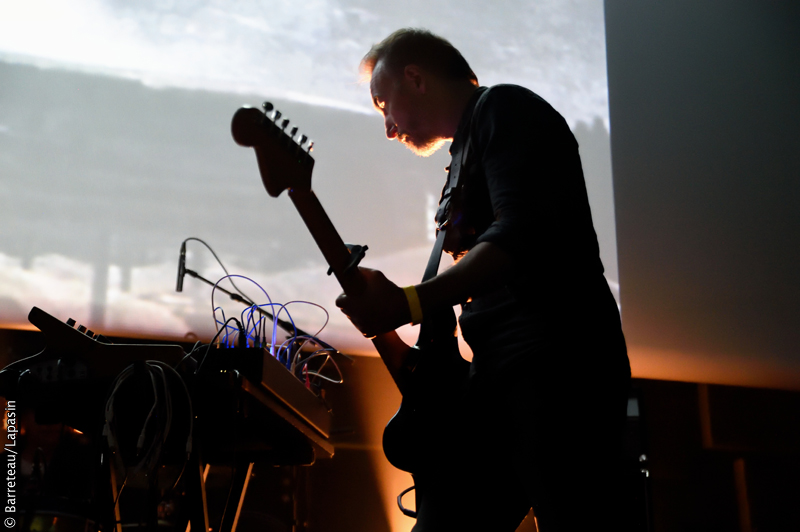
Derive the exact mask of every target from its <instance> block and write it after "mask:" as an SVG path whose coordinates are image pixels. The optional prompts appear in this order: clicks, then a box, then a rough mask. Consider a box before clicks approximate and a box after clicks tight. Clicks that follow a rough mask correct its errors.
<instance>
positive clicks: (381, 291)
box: [336, 267, 411, 338]
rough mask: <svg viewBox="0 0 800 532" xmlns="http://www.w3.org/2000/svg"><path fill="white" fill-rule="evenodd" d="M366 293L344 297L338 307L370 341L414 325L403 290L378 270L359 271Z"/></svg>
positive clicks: (360, 269)
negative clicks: (411, 323)
mask: <svg viewBox="0 0 800 532" xmlns="http://www.w3.org/2000/svg"><path fill="white" fill-rule="evenodd" d="M358 270H359V273H360V274H361V276H362V278H363V280H364V286H365V288H364V290H363V291H362V292H361V293H359V294H358V295H352V294H342V295H340V296H339V297H338V298H336V306H337V307H339V308H340V309H342V312H344V314H345V315H346V316H347V317H348V318H350V321H351V322H353V325H355V327H356V328H357V329H358V330H359V331H361V334H363V335H364V336H365V337H367V338H374V337H375V336H377V335H379V334H382V333H386V332H389V331H393V330H395V329H397V328H398V327H400V326H402V325H405V324H407V323H410V322H411V312H410V311H409V309H408V300H407V299H406V295H405V293H404V292H403V289H402V288H400V287H399V286H397V285H396V284H394V283H393V282H392V281H390V280H389V279H387V278H386V276H385V275H384V274H383V273H382V272H380V271H378V270H371V269H369V268H361V267H359V268H358Z"/></svg>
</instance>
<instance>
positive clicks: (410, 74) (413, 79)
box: [403, 65, 426, 94]
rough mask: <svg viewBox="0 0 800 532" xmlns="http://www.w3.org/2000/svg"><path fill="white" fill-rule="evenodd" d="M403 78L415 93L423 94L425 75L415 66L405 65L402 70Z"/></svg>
mask: <svg viewBox="0 0 800 532" xmlns="http://www.w3.org/2000/svg"><path fill="white" fill-rule="evenodd" d="M403 78H404V79H405V80H406V81H407V82H409V83H410V84H411V86H412V87H414V88H415V89H416V90H417V91H419V92H420V93H422V94H424V93H425V91H426V84H425V75H424V72H423V71H422V69H421V68H419V67H418V66H417V65H406V67H405V68H404V69H403Z"/></svg>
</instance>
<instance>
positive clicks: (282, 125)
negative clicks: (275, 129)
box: [281, 118, 289, 129]
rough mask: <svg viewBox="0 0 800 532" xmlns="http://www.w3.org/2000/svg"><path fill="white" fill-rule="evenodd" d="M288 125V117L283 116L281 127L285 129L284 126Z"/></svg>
mask: <svg viewBox="0 0 800 532" xmlns="http://www.w3.org/2000/svg"><path fill="white" fill-rule="evenodd" d="M288 125H289V119H288V118H284V119H283V122H282V123H281V129H286V126H288Z"/></svg>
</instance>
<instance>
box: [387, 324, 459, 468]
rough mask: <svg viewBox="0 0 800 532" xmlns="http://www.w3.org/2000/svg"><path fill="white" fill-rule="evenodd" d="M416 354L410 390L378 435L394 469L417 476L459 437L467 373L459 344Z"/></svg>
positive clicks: (433, 346)
mask: <svg viewBox="0 0 800 532" xmlns="http://www.w3.org/2000/svg"><path fill="white" fill-rule="evenodd" d="M415 349H421V351H422V352H421V353H420V355H419V363H418V364H417V366H416V368H415V369H414V373H413V375H412V378H411V382H410V386H409V389H408V390H407V391H406V393H405V394H404V395H403V400H402V402H401V403H400V408H399V409H398V410H397V412H396V413H395V415H394V416H393V417H392V419H391V420H390V421H389V423H388V424H387V425H386V428H385V429H384V431H383V452H384V454H385V455H386V458H387V460H389V463H390V464H392V465H393V466H394V467H396V468H398V469H401V470H403V471H407V472H409V473H417V472H419V471H420V470H423V469H426V468H427V467H429V466H431V465H432V464H433V463H435V462H436V461H437V460H438V459H440V458H441V456H442V455H443V454H446V453H447V449H448V447H450V446H452V444H453V440H454V438H455V435H456V434H457V433H458V431H459V428H458V425H459V419H460V418H461V414H462V413H463V412H462V409H463V406H462V405H461V401H460V398H461V397H462V395H463V393H462V391H463V388H464V385H465V384H466V381H467V376H468V374H469V362H467V361H466V360H464V359H463V358H461V354H460V353H459V351H458V340H457V339H456V338H455V337H454V336H453V337H451V338H450V339H449V340H446V341H438V342H434V343H431V344H429V345H427V346H425V347H423V348H419V347H415Z"/></svg>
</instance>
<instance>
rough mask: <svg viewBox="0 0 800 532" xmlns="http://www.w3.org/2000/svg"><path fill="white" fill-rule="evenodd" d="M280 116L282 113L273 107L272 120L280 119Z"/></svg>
mask: <svg viewBox="0 0 800 532" xmlns="http://www.w3.org/2000/svg"><path fill="white" fill-rule="evenodd" d="M281 116H283V113H281V112H280V111H278V110H277V109H275V116H273V117H272V121H273V122H277V121H278V120H280V119H281Z"/></svg>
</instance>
